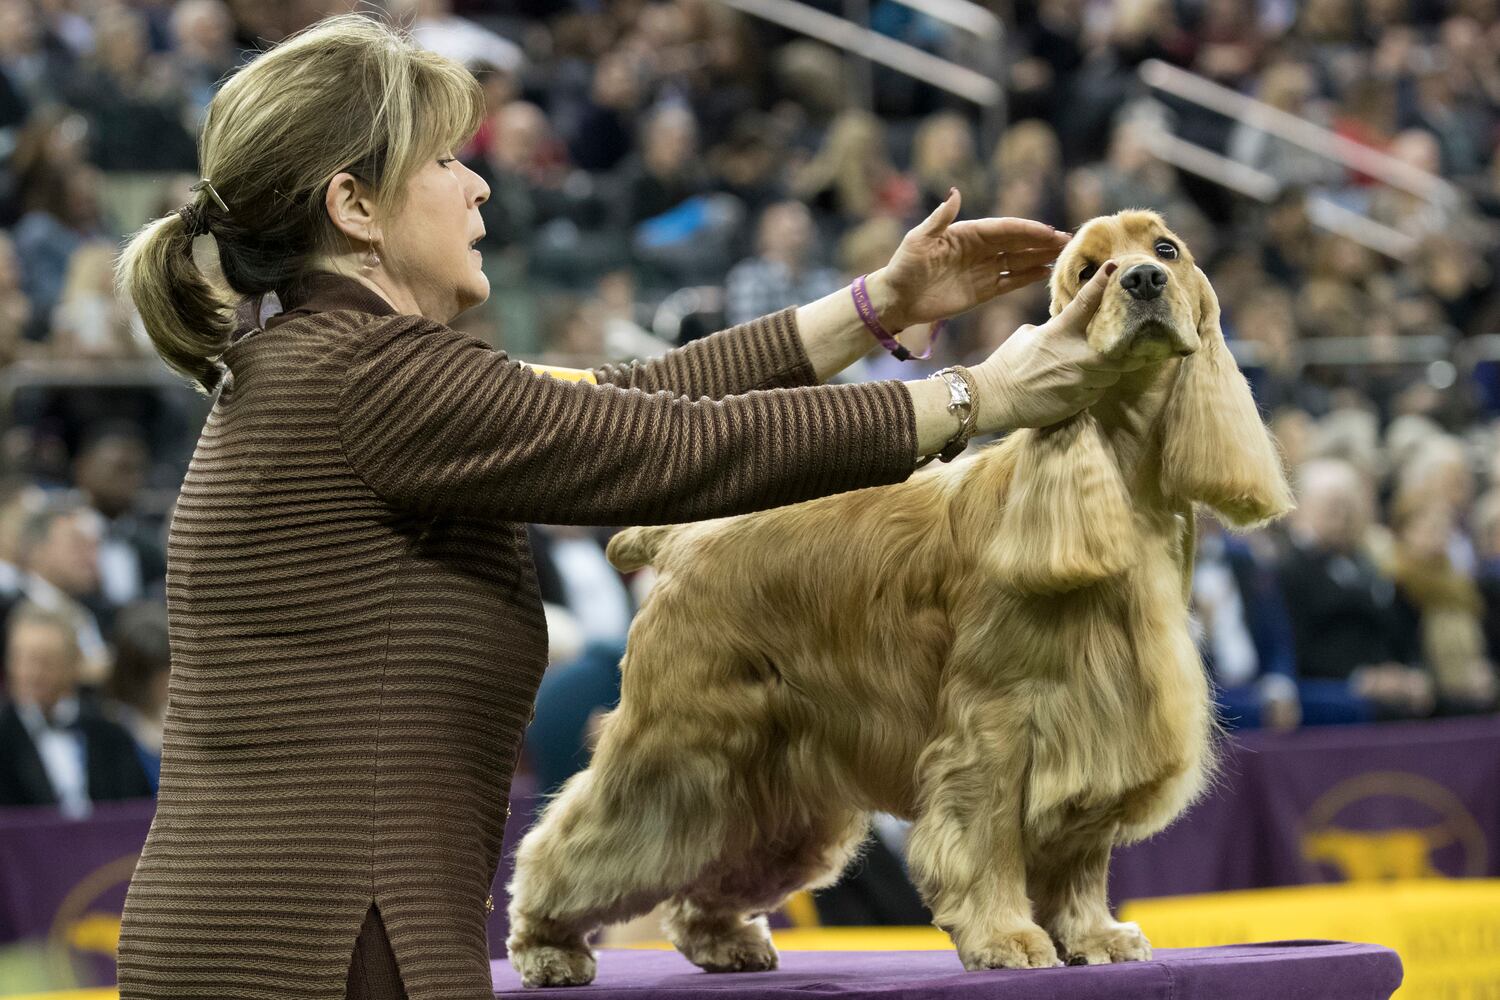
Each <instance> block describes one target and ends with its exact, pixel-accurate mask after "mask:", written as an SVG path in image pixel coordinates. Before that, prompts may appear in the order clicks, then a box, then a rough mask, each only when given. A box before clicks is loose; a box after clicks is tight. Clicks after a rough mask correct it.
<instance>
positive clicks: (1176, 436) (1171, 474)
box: [1161, 268, 1292, 528]
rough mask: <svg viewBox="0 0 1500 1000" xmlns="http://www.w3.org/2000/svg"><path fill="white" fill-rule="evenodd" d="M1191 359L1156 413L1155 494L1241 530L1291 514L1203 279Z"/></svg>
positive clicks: (1266, 437) (1277, 466) (1272, 451)
mask: <svg viewBox="0 0 1500 1000" xmlns="http://www.w3.org/2000/svg"><path fill="white" fill-rule="evenodd" d="M1193 273H1194V274H1195V275H1196V276H1197V279H1198V287H1199V304H1198V337H1199V339H1200V341H1201V343H1200V344H1199V346H1198V350H1197V353H1195V354H1193V355H1192V356H1190V357H1188V358H1186V359H1184V360H1183V362H1182V364H1181V366H1180V367H1179V369H1178V373H1177V381H1176V384H1175V385H1174V386H1173V388H1172V395H1171V397H1170V398H1169V399H1168V400H1167V405H1166V409H1165V410H1164V412H1163V413H1162V423H1161V429H1162V467H1161V488H1162V492H1163V493H1164V494H1166V496H1168V497H1171V498H1174V499H1177V500H1181V501H1192V500H1196V501H1198V502H1199V503H1202V504H1205V505H1206V506H1208V507H1209V508H1210V509H1212V510H1213V511H1214V512H1215V513H1217V514H1218V515H1219V516H1220V518H1221V519H1223V520H1224V521H1225V522H1227V523H1228V524H1230V525H1231V526H1234V527H1239V528H1244V527H1249V526H1251V525H1254V524H1259V523H1261V522H1263V521H1268V520H1270V519H1272V518H1275V517H1279V516H1280V515H1282V514H1285V513H1286V512H1287V511H1289V510H1291V509H1292V495H1291V490H1290V489H1288V487H1287V483H1286V476H1285V475H1284V474H1283V471H1282V463H1281V456H1280V454H1279V453H1278V451H1277V449H1276V444H1275V442H1274V441H1272V440H1271V435H1270V433H1269V432H1267V430H1266V426H1265V424H1264V423H1262V422H1261V419H1260V414H1259V413H1258V412H1257V411H1256V409H1255V400H1254V398H1253V397H1252V396H1251V395H1250V385H1249V383H1247V382H1246V381H1245V376H1244V375H1242V374H1241V373H1240V370H1239V368H1238V367H1237V366H1236V365H1235V363H1234V358H1233V357H1232V356H1231V355H1230V353H1229V348H1228V347H1227V346H1226V345H1225V343H1224V333H1223V330H1222V329H1221V328H1220V325H1219V299H1218V297H1217V296H1216V295H1215V294H1214V290H1213V287H1212V286H1210V285H1209V283H1208V278H1207V277H1206V276H1205V275H1204V274H1203V272H1202V271H1201V270H1200V269H1198V268H1194V269H1193Z"/></svg>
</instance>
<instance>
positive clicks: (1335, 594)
mask: <svg viewBox="0 0 1500 1000" xmlns="http://www.w3.org/2000/svg"><path fill="white" fill-rule="evenodd" d="M1296 479H1297V483H1296V486H1297V504H1298V506H1297V512H1296V514H1295V515H1294V521H1293V525H1292V543H1293V544H1292V547H1291V550H1290V551H1289V552H1288V553H1287V555H1286V556H1285V559H1284V561H1283V563H1282V565H1281V567H1280V580H1281V590H1282V593H1283V594H1284V595H1285V597H1286V607H1287V611H1288V613H1289V615H1290V618H1291V622H1292V637H1293V648H1294V650H1295V658H1296V663H1297V670H1298V673H1299V674H1300V677H1301V680H1300V682H1299V685H1298V686H1299V690H1300V695H1301V699H1302V714H1303V720H1304V721H1305V722H1306V723H1308V724H1318V723H1330V722H1365V721H1374V720H1377V719H1399V718H1418V717H1422V716H1426V715H1429V714H1430V713H1431V712H1432V709H1433V706H1434V696H1433V684H1432V677H1431V675H1430V674H1429V673H1428V672H1427V671H1426V670H1425V669H1423V667H1422V666H1421V665H1420V664H1421V660H1420V653H1419V647H1420V642H1419V638H1418V636H1417V635H1416V634H1415V630H1414V629H1412V628H1411V627H1410V624H1409V622H1408V621H1407V620H1406V619H1405V618H1403V617H1402V616H1400V615H1398V614H1397V613H1396V588H1395V585H1394V584H1393V583H1392V582H1391V580H1390V579H1389V578H1388V577H1386V576H1385V575H1384V574H1382V573H1381V572H1380V571H1379V570H1378V569H1377V568H1376V566H1375V565H1374V563H1373V562H1372V561H1371V559H1370V558H1369V556H1368V555H1366V553H1365V551H1364V542H1365V535H1366V532H1367V531H1368V529H1369V527H1370V522H1371V518H1372V516H1373V514H1372V510H1373V500H1372V498H1371V496H1370V488H1369V485H1368V483H1367V482H1366V481H1365V480H1364V479H1363V477H1361V475H1360V474H1359V472H1358V471H1356V470H1355V468H1354V467H1353V466H1352V465H1350V464H1349V463H1347V462H1344V461H1341V460H1338V459H1314V460H1313V461H1310V462H1307V463H1306V464H1304V465H1303V466H1301V467H1300V468H1299V469H1298V470H1297V476H1296Z"/></svg>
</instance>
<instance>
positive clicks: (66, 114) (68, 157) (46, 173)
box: [0, 104, 89, 226]
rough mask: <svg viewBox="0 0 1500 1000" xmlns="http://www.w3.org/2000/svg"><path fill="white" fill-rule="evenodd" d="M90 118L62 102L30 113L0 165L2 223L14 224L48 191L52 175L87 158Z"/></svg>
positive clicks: (0, 213)
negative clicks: (12, 149) (11, 150)
mask: <svg viewBox="0 0 1500 1000" xmlns="http://www.w3.org/2000/svg"><path fill="white" fill-rule="evenodd" d="M88 138H89V123H88V119H87V118H85V117H84V116H83V115H81V114H79V113H78V112H76V111H74V110H73V109H72V108H68V107H66V106H64V105H61V104H50V105H45V106H43V107H41V108H39V109H38V110H36V111H35V112H33V113H32V114H31V116H30V117H29V118H28V119H27V120H26V123H25V125H24V126H22V128H21V130H20V133H19V134H18V135H17V136H16V138H15V149H14V151H13V152H12V153H11V155H10V158H9V161H8V162H7V163H6V164H5V169H0V225H3V226H14V225H15V224H16V222H17V221H18V220H19V219H20V218H21V217H22V216H23V215H24V214H25V213H26V212H28V211H31V210H32V209H34V208H37V207H38V206H39V205H40V204H41V203H42V202H43V200H44V197H45V196H46V195H47V194H48V190H47V182H48V181H49V178H50V177H51V175H53V174H56V173H59V172H61V171H63V170H65V169H66V168H68V167H70V166H74V165H77V164H81V163H84V162H86V160H87V152H88Z"/></svg>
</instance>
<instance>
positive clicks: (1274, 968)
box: [491, 941, 1401, 1000]
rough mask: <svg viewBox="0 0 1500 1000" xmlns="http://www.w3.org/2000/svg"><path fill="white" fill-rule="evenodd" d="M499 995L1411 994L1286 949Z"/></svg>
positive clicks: (691, 977)
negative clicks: (1080, 963)
mask: <svg viewBox="0 0 1500 1000" xmlns="http://www.w3.org/2000/svg"><path fill="white" fill-rule="evenodd" d="M491 969H492V974H493V976H494V981H495V995H496V996H505V997H515V996H523V997H527V998H537V1000H541V998H548V1000H563V998H565V997H573V998H576V1000H582V998H584V997H588V998H590V1000H598V998H605V997H607V998H609V1000H646V998H650V997H659V996H667V995H670V996H671V998H672V1000H808V997H810V996H813V997H816V996H827V997H836V998H837V1000H854V998H860V997H869V998H872V1000H968V998H974V1000H979V998H984V1000H1158V998H1159V1000H1386V998H1388V997H1389V996H1390V995H1391V993H1393V992H1394V991H1395V989H1396V987H1397V986H1400V985H1401V959H1400V958H1398V957H1397V956H1396V953H1395V952H1394V951H1391V950H1390V949H1389V948H1381V947H1379V946H1378V945H1373V944H1349V943H1346V942H1342V941H1276V942H1272V943H1268V944H1236V945H1227V946H1224V947H1219V948H1177V949H1173V948H1160V949H1158V950H1157V951H1156V958H1155V959H1154V960H1153V961H1150V962H1125V963H1121V964H1119V965H1092V966H1076V967H1072V968H1059V969H1026V970H1000V971H995V972H965V971H964V969H963V966H962V965H960V964H959V962H958V956H957V955H955V954H954V953H953V952H951V951H784V952H782V953H781V968H780V969H778V970H776V971H775V972H738V973H718V974H710V973H706V972H700V971H698V970H697V969H695V968H694V967H693V966H691V965H689V964H688V961H687V959H685V958H683V957H682V956H681V955H679V954H677V953H676V952H675V951H627V950H608V949H606V950H603V951H600V952H599V978H598V979H597V980H595V982H594V984H593V985H592V986H585V987H570V988H553V989H543V990H524V991H523V990H522V988H521V981H520V978H519V977H518V976H517V975H516V973H515V970H513V969H512V968H511V967H510V963H509V962H506V961H504V960H501V961H497V962H494V963H493V964H492V966H491Z"/></svg>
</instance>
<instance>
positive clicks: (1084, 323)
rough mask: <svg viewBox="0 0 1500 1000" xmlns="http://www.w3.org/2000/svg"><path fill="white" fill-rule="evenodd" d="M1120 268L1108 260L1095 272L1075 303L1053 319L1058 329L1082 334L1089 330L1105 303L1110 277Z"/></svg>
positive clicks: (1067, 306) (1064, 307)
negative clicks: (1091, 321)
mask: <svg viewBox="0 0 1500 1000" xmlns="http://www.w3.org/2000/svg"><path fill="white" fill-rule="evenodd" d="M1118 266H1119V265H1118V264H1116V263H1115V262H1114V261H1112V260H1107V261H1105V262H1104V266H1103V267H1101V268H1099V270H1097V271H1095V272H1094V276H1093V277H1092V278H1090V279H1089V280H1088V281H1085V282H1084V283H1083V287H1082V288H1080V289H1078V294H1077V295H1075V296H1073V301H1072V302H1069V303H1068V304H1067V305H1066V306H1063V310H1062V312H1060V313H1058V314H1057V316H1056V317H1054V318H1053V320H1052V322H1053V323H1054V324H1055V325H1056V326H1057V328H1058V329H1061V330H1065V331H1067V332H1069V333H1080V334H1081V333H1083V331H1084V330H1086V329H1088V325H1089V321H1090V320H1092V319H1093V318H1094V313H1096V312H1098V311H1099V303H1101V302H1103V301H1104V289H1105V288H1106V287H1108V285H1109V280H1110V277H1111V276H1112V275H1113V274H1114V273H1115V268H1117V267H1118Z"/></svg>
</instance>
